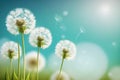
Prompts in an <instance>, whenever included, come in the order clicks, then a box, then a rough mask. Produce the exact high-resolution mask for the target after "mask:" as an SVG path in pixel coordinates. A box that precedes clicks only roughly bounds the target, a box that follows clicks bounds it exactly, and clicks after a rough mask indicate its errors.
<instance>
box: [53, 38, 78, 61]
mask: <svg viewBox="0 0 120 80" xmlns="http://www.w3.org/2000/svg"><path fill="white" fill-rule="evenodd" d="M64 51H66V52H67V53H66V56H65V59H73V58H74V57H75V55H76V46H75V44H74V43H73V42H71V41H69V40H61V41H60V42H59V43H58V44H57V46H56V49H55V54H56V55H57V56H58V57H60V58H63V55H64Z"/></svg>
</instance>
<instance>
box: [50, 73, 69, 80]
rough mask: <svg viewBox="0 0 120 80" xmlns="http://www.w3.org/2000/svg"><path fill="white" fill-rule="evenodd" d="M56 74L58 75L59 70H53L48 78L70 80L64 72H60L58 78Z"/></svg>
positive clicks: (51, 79)
mask: <svg viewBox="0 0 120 80" xmlns="http://www.w3.org/2000/svg"><path fill="white" fill-rule="evenodd" d="M58 75H59V72H55V73H54V74H53V75H52V76H51V78H50V80H70V77H69V76H68V74H67V73H65V72H61V75H60V78H58Z"/></svg>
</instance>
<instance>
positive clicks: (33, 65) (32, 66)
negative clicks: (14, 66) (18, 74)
mask: <svg viewBox="0 0 120 80" xmlns="http://www.w3.org/2000/svg"><path fill="white" fill-rule="evenodd" d="M25 65H26V69H27V70H28V71H31V72H33V71H34V72H37V68H38V71H41V70H42V69H43V68H44V67H45V58H44V57H43V56H42V55H41V54H40V55H39V60H38V61H37V52H35V51H32V52H30V53H28V54H27V55H26V56H25Z"/></svg>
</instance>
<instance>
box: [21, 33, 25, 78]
mask: <svg viewBox="0 0 120 80" xmlns="http://www.w3.org/2000/svg"><path fill="white" fill-rule="evenodd" d="M21 37H22V53H23V80H25V44H24V33H21Z"/></svg>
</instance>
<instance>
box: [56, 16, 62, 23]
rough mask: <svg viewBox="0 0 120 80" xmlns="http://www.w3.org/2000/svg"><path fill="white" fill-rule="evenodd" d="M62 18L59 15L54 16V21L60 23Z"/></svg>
mask: <svg viewBox="0 0 120 80" xmlns="http://www.w3.org/2000/svg"><path fill="white" fill-rule="evenodd" d="M62 20H63V18H62V17H61V16H60V15H55V21H57V22H62Z"/></svg>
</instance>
